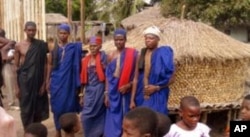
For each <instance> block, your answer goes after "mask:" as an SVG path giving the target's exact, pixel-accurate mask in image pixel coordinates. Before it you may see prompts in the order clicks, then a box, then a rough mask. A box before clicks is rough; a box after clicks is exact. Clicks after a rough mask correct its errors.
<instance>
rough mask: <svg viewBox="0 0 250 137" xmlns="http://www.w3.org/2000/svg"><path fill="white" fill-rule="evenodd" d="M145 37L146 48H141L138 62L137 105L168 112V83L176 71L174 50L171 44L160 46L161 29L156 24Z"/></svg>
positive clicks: (164, 112)
mask: <svg viewBox="0 0 250 137" xmlns="http://www.w3.org/2000/svg"><path fill="white" fill-rule="evenodd" d="M144 37H145V45H146V48H143V49H142V50H141V55H140V58H139V62H138V71H137V73H138V75H137V74H136V78H137V79H138V80H137V81H138V83H137V88H136V89H137V91H136V92H133V94H135V99H134V101H135V102H136V105H137V106H141V105H142V106H147V107H150V108H151V109H153V110H155V111H157V112H160V113H163V114H168V109H167V102H168V96H169V87H168V85H169V82H170V79H171V77H172V75H173V73H174V60H173V50H172V48H171V47H169V46H160V47H158V42H159V40H160V30H159V29H158V28H157V27H156V26H152V27H149V28H147V29H146V30H145V31H144Z"/></svg>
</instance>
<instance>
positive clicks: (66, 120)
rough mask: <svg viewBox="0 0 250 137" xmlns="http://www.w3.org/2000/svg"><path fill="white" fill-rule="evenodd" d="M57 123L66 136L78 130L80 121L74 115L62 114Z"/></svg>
mask: <svg viewBox="0 0 250 137" xmlns="http://www.w3.org/2000/svg"><path fill="white" fill-rule="evenodd" d="M59 123H60V125H61V128H62V130H63V131H64V132H65V133H67V134H74V133H77V132H78V131H79V130H80V121H79V118H78V117H77V115H76V113H66V114H63V115H62V116H61V117H60V119H59Z"/></svg>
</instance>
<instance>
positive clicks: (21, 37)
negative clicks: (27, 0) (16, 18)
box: [20, 0, 24, 40]
mask: <svg viewBox="0 0 250 137" xmlns="http://www.w3.org/2000/svg"><path fill="white" fill-rule="evenodd" d="M23 26H24V13H23V0H20V30H21V33H20V39H21V40H23V39H24V32H23V30H24V27H23Z"/></svg>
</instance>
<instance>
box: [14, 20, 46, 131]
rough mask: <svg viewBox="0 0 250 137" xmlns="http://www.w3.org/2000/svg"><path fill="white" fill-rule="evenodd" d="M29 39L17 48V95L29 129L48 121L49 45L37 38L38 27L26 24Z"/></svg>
mask: <svg viewBox="0 0 250 137" xmlns="http://www.w3.org/2000/svg"><path fill="white" fill-rule="evenodd" d="M24 31H25V33H26V36H27V38H26V39H25V40H23V41H21V42H20V43H17V44H16V47H15V57H14V58H15V65H16V67H17V85H16V92H17V93H16V95H17V97H18V98H19V99H20V109H21V119H22V123H23V127H24V128H26V127H27V126H28V125H29V124H31V123H34V122H41V121H42V120H45V119H47V118H48V115H49V107H48V95H47V93H46V91H45V83H46V82H45V79H46V78H45V76H46V54H47V50H48V49H47V44H46V43H45V42H44V41H42V40H38V39H35V38H34V37H35V34H36V31H37V29H36V24H35V23H34V22H26V24H25V29H24Z"/></svg>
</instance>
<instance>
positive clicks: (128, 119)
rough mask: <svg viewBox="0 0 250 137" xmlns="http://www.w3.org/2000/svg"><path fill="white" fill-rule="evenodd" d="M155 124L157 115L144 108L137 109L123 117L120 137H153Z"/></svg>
mask: <svg viewBox="0 0 250 137" xmlns="http://www.w3.org/2000/svg"><path fill="white" fill-rule="evenodd" d="M157 123H158V120H157V115H156V113H155V112H154V111H152V110H151V109H149V108H146V107H137V108H135V109H133V110H131V111H129V112H128V113H127V114H126V115H125V117H124V119H123V124H122V129H123V134H122V137H127V136H133V137H155V136H156V130H157Z"/></svg>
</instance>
